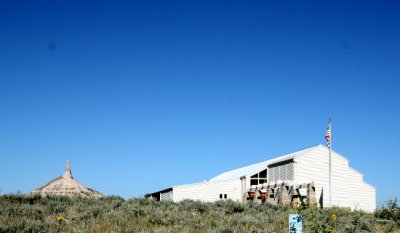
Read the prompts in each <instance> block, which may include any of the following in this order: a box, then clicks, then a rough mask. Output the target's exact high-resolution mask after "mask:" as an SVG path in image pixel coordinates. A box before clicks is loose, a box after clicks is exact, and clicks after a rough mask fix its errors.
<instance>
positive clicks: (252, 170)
mask: <svg viewBox="0 0 400 233" xmlns="http://www.w3.org/2000/svg"><path fill="white" fill-rule="evenodd" d="M319 146H321V145H318V146H313V147H310V148H307V149H304V150H300V151H296V152H293V153H290V154H286V155H282V156H279V157H276V158H273V159H269V160H265V161H262V162H259V163H255V164H252V165H249V166H245V167H241V168H238V169H235V170H231V171H228V172H224V173H222V174H220V175H218V176H216V177H214V178H212V179H210V181H219V180H229V179H238V178H240V177H242V176H249V175H254V174H256V173H257V172H259V171H261V170H263V169H265V168H267V167H268V165H271V164H274V163H279V162H282V161H286V160H290V159H294V158H296V157H299V156H301V155H303V154H305V153H307V152H309V151H312V150H314V149H315V148H317V147H319Z"/></svg>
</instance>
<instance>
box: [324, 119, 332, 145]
mask: <svg viewBox="0 0 400 233" xmlns="http://www.w3.org/2000/svg"><path fill="white" fill-rule="evenodd" d="M325 139H326V146H327V147H328V148H331V120H330V119H329V123H328V129H326V133H325Z"/></svg>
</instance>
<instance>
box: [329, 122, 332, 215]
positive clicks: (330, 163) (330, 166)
mask: <svg viewBox="0 0 400 233" xmlns="http://www.w3.org/2000/svg"><path fill="white" fill-rule="evenodd" d="M329 134H330V135H329V136H330V138H329V139H330V142H329V207H332V154H331V150H332V149H331V148H332V122H331V119H330V118H329Z"/></svg>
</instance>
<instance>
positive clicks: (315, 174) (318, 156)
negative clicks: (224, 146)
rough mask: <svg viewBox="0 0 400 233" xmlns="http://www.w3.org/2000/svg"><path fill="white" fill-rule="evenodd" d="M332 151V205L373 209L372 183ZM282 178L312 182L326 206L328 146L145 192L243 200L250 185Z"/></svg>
mask: <svg viewBox="0 0 400 233" xmlns="http://www.w3.org/2000/svg"><path fill="white" fill-rule="evenodd" d="M331 154H332V175H331V179H332V193H331V195H332V200H331V203H332V206H339V207H350V208H351V209H361V210H364V211H367V212H373V211H374V210H375V208H376V200H375V196H376V189H375V187H373V186H371V185H370V184H367V183H366V182H364V180H363V175H362V174H361V173H360V172H358V171H356V170H355V169H353V168H351V167H350V166H349V160H348V159H346V158H345V157H343V156H342V155H340V154H338V153H336V152H334V151H332V153H331ZM282 182H285V183H286V184H294V185H296V184H304V183H314V185H315V194H316V199H317V202H318V205H319V206H321V207H329V150H328V149H327V148H326V147H325V146H322V145H318V146H314V147H311V148H307V149H304V150H301V151H297V152H293V153H290V154H286V155H282V156H279V157H276V158H273V159H269V160H266V161H262V162H259V163H256V164H252V165H248V166H245V167H241V168H238V169H235V170H231V171H227V172H224V173H222V174H220V175H218V176H216V177H214V178H212V179H210V180H209V181H207V182H202V183H196V184H188V185H179V186H173V187H171V188H168V189H165V190H161V191H158V192H154V193H151V194H148V195H146V196H152V197H154V198H156V199H157V200H169V201H174V202H178V201H181V200H184V199H194V200H201V201H206V202H211V201H217V200H220V199H231V200H235V201H242V200H243V196H244V194H245V193H247V192H248V191H249V190H251V189H255V188H256V187H260V186H263V187H265V186H267V185H274V184H276V183H282ZM300 191H302V190H300Z"/></svg>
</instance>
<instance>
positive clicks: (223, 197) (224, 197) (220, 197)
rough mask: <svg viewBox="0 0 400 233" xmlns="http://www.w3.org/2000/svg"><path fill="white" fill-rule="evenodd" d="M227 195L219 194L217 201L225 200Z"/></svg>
mask: <svg viewBox="0 0 400 233" xmlns="http://www.w3.org/2000/svg"><path fill="white" fill-rule="evenodd" d="M227 198H228V194H219V199H227Z"/></svg>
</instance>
